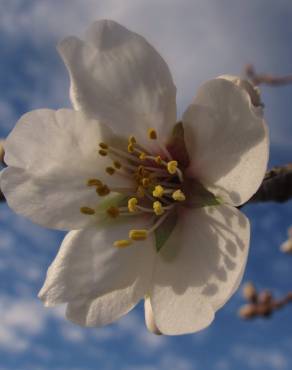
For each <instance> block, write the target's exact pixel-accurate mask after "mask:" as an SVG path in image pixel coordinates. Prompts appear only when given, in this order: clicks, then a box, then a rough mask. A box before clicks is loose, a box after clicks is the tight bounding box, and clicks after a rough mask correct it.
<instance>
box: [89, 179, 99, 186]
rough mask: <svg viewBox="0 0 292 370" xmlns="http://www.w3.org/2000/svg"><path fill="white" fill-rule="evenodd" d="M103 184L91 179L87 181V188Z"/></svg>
mask: <svg viewBox="0 0 292 370" xmlns="http://www.w3.org/2000/svg"><path fill="white" fill-rule="evenodd" d="M101 185H102V182H101V181H100V180H98V179H89V180H88V181H87V186H101Z"/></svg>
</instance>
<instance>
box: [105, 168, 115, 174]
mask: <svg viewBox="0 0 292 370" xmlns="http://www.w3.org/2000/svg"><path fill="white" fill-rule="evenodd" d="M105 171H106V172H107V173H108V174H109V175H113V174H114V173H115V172H116V170H115V169H114V168H113V167H107V168H106V169H105Z"/></svg>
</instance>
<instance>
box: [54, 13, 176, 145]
mask: <svg viewBox="0 0 292 370" xmlns="http://www.w3.org/2000/svg"><path fill="white" fill-rule="evenodd" d="M58 50H59V52H60V54H61V56H62V58H63V60H64V63H65V64H66V66H67V68H68V71H69V74H70V79H71V99H72V103H73V106H74V107H75V108H76V109H78V110H82V111H84V112H86V113H87V114H89V115H91V116H93V117H95V118H98V119H102V120H103V121H105V122H107V124H109V125H110V126H111V127H112V128H113V129H114V130H115V132H116V133H119V134H122V135H123V136H128V135H130V134H133V135H136V136H137V137H139V138H144V137H146V132H147V128H148V127H155V128H156V129H157V130H158V131H159V133H160V134H162V133H163V135H164V136H165V135H166V134H165V132H167V133H168V132H169V130H170V129H171V128H172V126H173V124H174V123H175V120H176V102H175V96H176V88H175V86H174V84H173V81H172V77H171V74H170V72H169V69H168V66H167V64H166V63H165V61H164V60H163V59H162V57H161V56H160V55H159V54H158V53H157V51H156V50H155V49H154V48H153V47H152V46H151V45H150V44H149V43H148V42H147V41H146V40H145V39H144V38H143V37H141V36H139V35H137V34H136V33H134V32H131V31H129V30H128V29H126V28H124V27H122V26H121V25H119V24H118V23H116V22H113V21H108V20H102V21H97V22H95V23H93V24H92V25H91V27H90V28H89V30H88V32H87V35H86V41H81V40H80V39H78V38H76V37H69V38H67V39H65V40H63V41H62V42H61V43H60V44H59V46H58Z"/></svg>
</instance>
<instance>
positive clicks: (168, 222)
mask: <svg viewBox="0 0 292 370" xmlns="http://www.w3.org/2000/svg"><path fill="white" fill-rule="evenodd" d="M177 219H178V216H177V212H176V211H173V212H171V213H170V214H169V215H168V216H167V217H166V219H165V220H164V221H163V222H162V224H161V225H160V226H159V227H158V228H157V229H156V230H155V231H154V235H155V247H156V251H157V252H159V251H160V250H161V248H162V247H163V246H164V245H165V243H166V242H167V240H168V239H169V237H170V235H171V233H172V231H173V229H174V228H175V226H176V224H177Z"/></svg>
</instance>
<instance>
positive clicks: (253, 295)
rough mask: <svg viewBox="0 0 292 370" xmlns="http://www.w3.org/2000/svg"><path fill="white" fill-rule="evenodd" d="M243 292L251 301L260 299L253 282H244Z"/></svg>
mask: <svg viewBox="0 0 292 370" xmlns="http://www.w3.org/2000/svg"><path fill="white" fill-rule="evenodd" d="M242 294H243V297H244V298H245V299H246V300H247V301H249V302H253V303H254V302H256V301H257V299H258V294H257V291H256V288H255V286H254V285H253V283H252V282H247V283H245V284H244V286H243V291H242Z"/></svg>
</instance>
